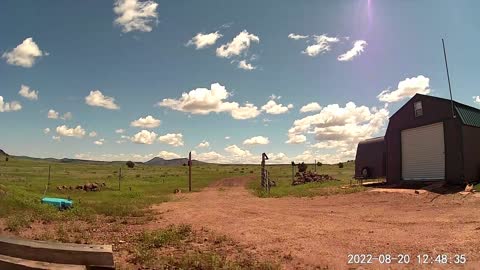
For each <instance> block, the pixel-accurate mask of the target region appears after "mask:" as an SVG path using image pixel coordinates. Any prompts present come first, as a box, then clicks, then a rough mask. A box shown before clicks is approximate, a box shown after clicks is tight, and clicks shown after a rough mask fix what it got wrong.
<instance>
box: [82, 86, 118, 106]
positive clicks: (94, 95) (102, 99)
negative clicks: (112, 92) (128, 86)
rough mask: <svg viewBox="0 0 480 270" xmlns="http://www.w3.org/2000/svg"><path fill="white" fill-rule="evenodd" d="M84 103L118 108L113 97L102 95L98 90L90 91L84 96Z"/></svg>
mask: <svg viewBox="0 0 480 270" xmlns="http://www.w3.org/2000/svg"><path fill="white" fill-rule="evenodd" d="M85 103H87V104H88V105H90V106H97V107H103V108H106V109H109V110H118V109H120V107H119V106H118V105H117V104H115V98H113V97H108V96H104V95H103V94H102V92H100V90H94V91H90V94H89V95H88V96H86V97H85Z"/></svg>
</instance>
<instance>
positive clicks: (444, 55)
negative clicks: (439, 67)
mask: <svg viewBox="0 0 480 270" xmlns="http://www.w3.org/2000/svg"><path fill="white" fill-rule="evenodd" d="M442 46H443V57H444V58H445V68H446V69H447V79H448V90H449V91H450V102H451V104H452V117H453V118H456V116H455V111H454V110H453V97H452V86H451V85H450V74H449V73H448V62H447V52H446V50H445V41H444V40H443V38H442Z"/></svg>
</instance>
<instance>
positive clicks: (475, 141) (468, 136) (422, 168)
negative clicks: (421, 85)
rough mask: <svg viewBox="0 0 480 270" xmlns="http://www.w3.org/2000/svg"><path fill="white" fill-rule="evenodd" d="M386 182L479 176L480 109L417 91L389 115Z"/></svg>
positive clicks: (460, 180)
mask: <svg viewBox="0 0 480 270" xmlns="http://www.w3.org/2000/svg"><path fill="white" fill-rule="evenodd" d="M385 145H386V152H387V158H386V176H387V182H390V183H399V182H402V181H435V180H446V181H447V182H449V183H452V184H464V183H465V182H466V181H467V182H471V181H478V180H480V110H479V109H476V108H474V107H470V106H467V105H465V104H461V103H458V102H455V101H453V102H452V101H450V100H448V99H443V98H438V97H433V96H427V95H421V94H416V95H415V96H413V97H412V98H411V99H410V100H409V101H408V102H407V103H406V104H405V105H404V106H402V107H401V108H400V109H399V110H398V111H397V112H396V113H395V114H393V115H392V116H391V117H390V121H389V124H388V128H387V132H386V135H385Z"/></svg>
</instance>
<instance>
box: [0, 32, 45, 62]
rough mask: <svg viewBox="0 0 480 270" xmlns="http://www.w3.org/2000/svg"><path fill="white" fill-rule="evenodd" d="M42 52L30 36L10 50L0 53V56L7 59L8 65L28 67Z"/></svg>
mask: <svg viewBox="0 0 480 270" xmlns="http://www.w3.org/2000/svg"><path fill="white" fill-rule="evenodd" d="M43 55H44V53H43V52H42V51H41V50H40V48H39V47H38V45H37V44H36V43H35V41H33V39H32V38H31V37H29V38H27V39H25V40H24V41H23V42H22V43H21V44H19V45H18V46H17V47H15V48H14V49H13V50H11V51H7V52H5V53H3V54H2V58H4V59H6V60H7V63H9V64H10V65H15V66H20V67H24V68H30V67H32V66H33V65H34V64H35V61H36V60H37V58H39V57H41V56H43Z"/></svg>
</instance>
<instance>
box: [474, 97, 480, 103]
mask: <svg viewBox="0 0 480 270" xmlns="http://www.w3.org/2000/svg"><path fill="white" fill-rule="evenodd" d="M473 101H475V102H476V103H479V104H480V96H474V97H473Z"/></svg>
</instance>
